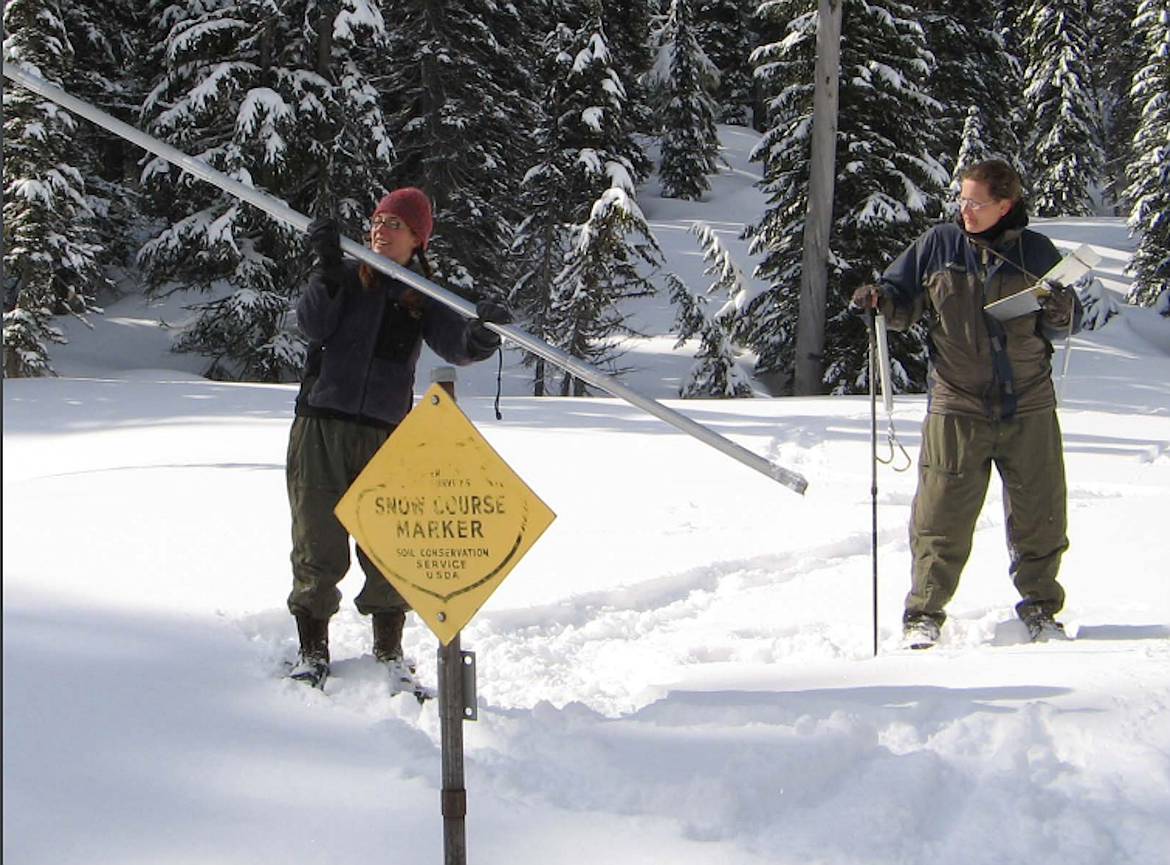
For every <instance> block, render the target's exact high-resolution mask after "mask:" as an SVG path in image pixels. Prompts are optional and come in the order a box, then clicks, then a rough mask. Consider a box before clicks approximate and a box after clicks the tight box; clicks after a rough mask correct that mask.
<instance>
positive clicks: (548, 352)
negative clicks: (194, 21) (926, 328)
mask: <svg viewBox="0 0 1170 865" xmlns="http://www.w3.org/2000/svg"><path fill="white" fill-rule="evenodd" d="M4 75H5V76H6V77H7V78H9V79H11V80H12V81H15V82H16V83H18V84H20V85H22V86H24V87H27V88H28V89H30V90H32V91H33V92H34V93H37V94H39V95H41V96H43V97H45V98H46V99H51V100H52V101H54V102H56V103H57V104H59V105H61V106H63V107H64V108H67V109H69V110H70V111H72V112H73V113H74V114H77V115H79V116H80V117H84V118H85V119H87V120H89V121H91V122H93V123H96V124H97V125H98V126H101V127H104V128H105V129H108V130H110V131H111V132H113V133H114V134H115V135H118V136H120V137H122V138H124V139H126V140H127V141H129V142H131V143H132V144H135V145H137V146H138V147H141V148H143V149H144V150H147V151H149V152H150V153H153V154H155V155H156V156H160V157H162V158H163V159H165V160H167V161H168V162H170V163H171V164H173V165H175V166H177V167H179V168H181V169H183V170H184V171H186V172H188V173H190V174H193V175H194V176H195V177H198V178H199V179H201V180H205V181H207V182H208V183H210V184H212V185H213V186H217V187H219V188H220V189H222V190H223V191H224V192H227V193H228V194H230V195H233V196H235V197H236V198H239V199H241V200H242V201H246V202H247V203H249V204H251V205H253V206H254V207H257V208H259V209H260V210H262V211H264V212H265V213H267V214H268V215H269V216H272V217H273V218H275V219H279V220H281V221H282V222H286V223H288V224H289V225H291V226H292V227H293V228H295V229H297V230H298V231H301V232H304V231H305V230H306V229H307V228H308V227H309V222H310V220H309V217H307V216H305V215H304V214H303V213H298V212H297V211H295V210H293V209H292V208H291V207H289V206H288V205H286V204H285V203H284V202H282V201H279V200H277V199H275V198H273V197H272V196H270V195H266V194H265V193H263V192H260V190H258V189H256V188H255V187H252V186H247V185H245V184H243V183H240V182H239V181H238V180H234V179H233V178H231V177H228V176H227V175H226V174H223V173H222V172H219V171H216V170H215V169H214V168H212V167H211V166H210V165H208V164H207V163H206V162H204V161H203V160H201V159H194V158H192V157H190V156H188V155H187V154H185V153H183V152H182V151H180V150H177V149H176V148H174V147H172V146H170V145H169V144H166V143H164V142H162V141H159V140H158V139H157V138H153V137H152V136H150V135H147V134H146V133H144V132H142V131H141V130H138V129H135V128H134V127H133V126H131V125H129V124H128V123H124V122H123V121H121V120H118V119H117V118H116V117H113V116H111V115H109V114H107V113H106V112H104V111H102V110H101V109H99V108H95V107H94V106H93V105H90V104H89V103H88V102H85V101H84V100H82V99H78V98H77V97H75V96H71V95H70V94H68V93H66V92H65V91H64V90H62V89H61V88H59V87H55V86H53V85H52V84H49V83H48V82H47V81H45V80H44V79H42V78H39V77H37V76H36V75H32V74H30V73H28V72H26V71H24V70H23V69H21V68H20V67H19V66H16V65H15V64H11V63H5V64H4ZM341 248H342V250H343V251H344V252H345V253H347V254H348V255H350V256H352V257H353V258H356V259H358V260H359V261H363V262H365V263H366V264H368V265H370V266H371V267H373V268H376V269H377V270H380V271H381V272H383V273H385V274H387V275H389V276H392V277H394V278H395V279H399V280H401V281H402V282H405V283H406V284H408V285H410V286H413V287H414V288H417V289H418V290H419V291H421V292H422V293H423V294H426V295H428V296H429V297H432V298H434V299H435V300H438V301H439V302H440V303H443V304H445V305H447V306H449V307H451V308H452V309H454V310H455V311H456V312H459V313H460V314H462V315H464V316H466V317H467V318H475V317H476V315H475V306H474V304H472V303H470V302H469V301H467V300H464V299H463V298H462V297H459V296H458V295H455V294H452V293H451V292H449V291H447V290H446V289H445V288H442V287H440V286H439V285H436V284H435V283H433V282H431V281H430V280H428V279H426V278H425V277H423V276H421V275H419V274H417V273H415V272H414V271H412V270H410V269H409V268H407V267H403V266H402V265H399V264H397V263H395V262H393V261H391V260H390V259H388V258H386V257H385V256H382V255H379V254H378V253H376V252H374V251H373V250H371V249H369V248H368V247H365V246H362V245H360V244H358V243H356V242H354V241H352V240H350V239H349V238H344V237H343V238H342V239H341ZM485 325H486V326H487V327H488V328H489V329H490V330H493V331H495V332H496V333H498V334H500V335H501V336H504V337H507V338H508V339H509V340H510V341H512V342H514V343H516V344H517V345H519V346H520V347H522V348H524V349H526V350H527V351H530V352H532V353H533V354H535V355H537V356H539V357H542V358H544V359H545V360H547V361H550V362H551V363H554V364H556V365H557V366H558V367H560V368H561V369H563V370H565V371H566V372H569V373H572V374H573V375H574V376H576V377H577V378H579V379H581V380H582V381H584V382H586V383H587V384H591V385H593V386H594V387H597V388H600V389H601V390H603V391H605V392H606V393H609V394H611V395H613V396H616V397H618V398H619V399H623V400H625V401H626V402H628V403H630V404H631V405H635V406H637V407H638V408H640V409H642V410H643V411H645V412H647V413H648V414H651V415H654V416H655V417H657V418H658V419H659V420H663V421H665V422H666V423H669V424H671V425H672V426H674V427H675V428H677V429H679V430H682V431H683V432H685V433H686V434H687V435H690V436H692V437H693V438H697V439H698V440H699V441H701V442H703V443H704V444H707V445H710V446H711V447H713V448H715V449H716V450H719V451H722V452H723V453H725V454H726V455H728V456H730V457H731V458H732V459H735V460H738V461H739V462H741V463H743V464H744V465H746V466H747V467H748V468H751V469H755V470H756V471H757V472H759V473H760V474H763V475H764V476H766V477H768V478H771V479H772V480H774V481H778V482H779V483H781V484H783V485H784V486H786V487H788V488H789V489H791V490H793V491H794V492H797V493H801V494H803V493H804V491H805V489H806V488H807V487H808V481H807V480H805V478H804V477H803V476H802V475H800V474H798V473H797V472H794V471H791V470H789V469H786V468H784V467H782V466H779V465H776V464H775V463H772V462H770V461H769V460H767V459H765V458H764V457H762V456H760V455H759V454H756V453H752V452H751V451H749V450H748V449H747V448H744V447H741V446H740V445H737V444H735V443H734V442H732V441H730V440H729V439H726V438H724V437H723V436H721V435H719V434H718V433H716V432H715V431H714V430H710V429H707V427H705V426H703V425H702V424H700V423H698V422H697V421H694V420H691V419H690V418H689V417H686V416H685V415H683V414H680V413H678V412H676V411H674V410H673V409H669V408H667V407H666V406H664V405H662V404H661V403H659V402H656V401H655V400H652V399H650V398H649V397H646V396H643V395H642V394H640V393H638V392H637V391H635V390H633V389H632V388H629V387H627V386H626V385H624V384H622V383H621V382H619V381H618V380H617V379H615V378H613V377H612V376H609V375H606V374H605V373H603V372H601V371H600V370H598V369H595V368H594V367H592V366H590V365H589V364H587V363H584V362H583V361H581V360H579V359H578V358H575V357H573V356H572V355H570V354H568V353H566V352H564V351H562V350H561V349H559V348H556V347H555V346H551V345H549V344H548V343H546V342H543V341H542V340H539V339H537V338H536V337H534V336H532V335H531V334H528V333H526V332H525V331H523V330H521V329H520V328H518V327H516V326H514V325H501V324H493V323H491V322H485Z"/></svg>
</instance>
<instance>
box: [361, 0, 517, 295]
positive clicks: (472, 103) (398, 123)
mask: <svg viewBox="0 0 1170 865" xmlns="http://www.w3.org/2000/svg"><path fill="white" fill-rule="evenodd" d="M393 22H394V26H393V28H392V30H391V33H390V40H389V44H388V47H387V52H386V54H385V55H384V61H388V62H384V70H383V71H384V75H383V76H382V78H381V80H380V81H379V83H378V87H379V89H380V90H381V91H382V93H383V94H384V97H383V98H384V100H385V104H386V106H387V111H388V113H389V115H390V117H391V124H392V125H391V131H392V134H393V137H394V143H395V147H396V148H397V153H398V162H397V164H396V165H395V167H394V178H395V180H396V182H397V183H398V184H399V185H413V186H418V187H421V188H422V189H424V190H426V192H427V193H428V194H429V195H430V196H431V198H432V200H433V201H434V204H435V235H434V238H433V242H432V245H431V247H430V248H429V249H428V253H429V256H430V259H431V262H432V264H433V265H434V268H435V273H436V276H437V278H439V279H440V280H441V281H443V282H444V283H446V284H448V285H449V286H450V287H452V288H453V289H454V290H456V291H458V292H459V293H461V294H464V295H466V296H468V297H478V296H484V295H488V296H496V297H498V296H501V295H502V294H504V293H505V292H506V290H507V275H506V272H505V267H504V264H505V262H504V258H503V256H502V255H501V254H500V252H501V250H502V249H504V248H505V247H506V244H507V239H508V237H509V236H510V233H511V225H512V224H515V223H516V222H519V221H520V219H521V218H522V217H523V214H521V213H520V212H519V210H518V208H517V207H516V201H515V198H516V196H515V190H516V187H517V186H518V185H519V183H520V181H521V179H522V178H523V175H524V170H525V169H526V168H527V166H528V163H529V162H530V160H531V149H532V147H531V143H530V140H529V139H530V136H531V133H532V126H533V121H532V113H533V106H532V105H531V99H530V98H529V88H530V87H531V86H532V83H531V82H530V81H529V78H530V75H529V74H528V73H529V70H528V68H527V63H526V59H525V54H526V53H527V51H528V49H527V47H526V46H527V45H528V42H529V41H530V34H529V31H528V28H527V24H526V22H525V20H524V18H523V17H522V13H521V9H520V7H519V6H516V5H513V4H500V3H496V2H494V0H402V2H399V3H396V4H394V8H393Z"/></svg>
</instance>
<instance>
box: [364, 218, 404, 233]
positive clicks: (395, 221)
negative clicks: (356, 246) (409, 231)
mask: <svg viewBox="0 0 1170 865" xmlns="http://www.w3.org/2000/svg"><path fill="white" fill-rule="evenodd" d="M370 226H371V227H372V228H373V229H375V230H377V229H379V228H382V227H385V228H389V229H390V230H391V231H401V230H402V229H404V228H409V226H408V225H407V224H406V223H405V222H403V221H402V220H401V219H399V218H398V217H397V216H385V215H383V214H378V215H377V216H375V217H374V218H373V219H371V220H370Z"/></svg>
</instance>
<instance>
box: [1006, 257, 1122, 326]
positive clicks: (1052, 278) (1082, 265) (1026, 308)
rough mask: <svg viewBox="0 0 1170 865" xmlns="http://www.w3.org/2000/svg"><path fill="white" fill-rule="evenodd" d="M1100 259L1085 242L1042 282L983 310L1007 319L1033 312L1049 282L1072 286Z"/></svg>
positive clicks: (1057, 265) (1047, 274)
mask: <svg viewBox="0 0 1170 865" xmlns="http://www.w3.org/2000/svg"><path fill="white" fill-rule="evenodd" d="M1100 262H1101V256H1099V255H1098V254H1097V253H1095V252H1094V251H1093V248H1092V247H1091V246H1089V244H1087V243H1082V244H1081V245H1080V246H1078V247H1077V248H1076V249H1074V250H1073V251H1072V252H1070V253H1069V254H1068V255H1066V256H1065V257H1064V258H1062V259H1061V260H1060V261H1058V262H1057V263H1056V264H1055V265H1054V266H1053V267H1052V269H1051V270H1049V271H1048V272H1047V273H1046V274H1044V276H1043V277H1042V278H1041V280H1040V282H1038V283H1036V284H1035V285H1033V286H1030V287H1028V288H1025V289H1024V290H1023V291H1020V292H1017V293H1016V294H1012V295H1008V296H1007V297H1005V298H1001V299H1000V300H997V301H995V302H994V303H989V304H987V305H986V306H985V307H983V310H984V312H987V313H988V314H989V315H992V316H994V317H995V318H998V319H999V320H1000V321H1008V320H1009V319H1013V318H1019V317H1020V316H1021V315H1027V314H1028V313H1030V312H1036V310H1038V309H1039V308H1040V298H1042V297H1044V295H1046V294H1048V286H1047V285H1046V283H1048V282H1055V283H1058V284H1059V285H1066V286H1071V285H1072V284H1073V283H1074V282H1076V281H1077V280H1078V279H1080V278H1081V277H1082V276H1084V275H1085V274H1086V273H1088V272H1089V271H1090V270H1092V269H1093V268H1094V267H1096V266H1097V265H1098V264H1099V263H1100Z"/></svg>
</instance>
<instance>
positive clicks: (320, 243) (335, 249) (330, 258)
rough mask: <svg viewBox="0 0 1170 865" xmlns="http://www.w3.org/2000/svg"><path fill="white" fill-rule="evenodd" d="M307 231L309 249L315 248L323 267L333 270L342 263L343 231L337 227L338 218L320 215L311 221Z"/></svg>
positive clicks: (315, 253)
mask: <svg viewBox="0 0 1170 865" xmlns="http://www.w3.org/2000/svg"><path fill="white" fill-rule="evenodd" d="M306 233H307V234H308V237H309V249H311V250H313V254H314V255H316V256H317V260H318V261H319V262H321V266H322V267H324V268H326V269H327V270H332V269H333V268H335V267H337V266H338V265H340V264H341V232H340V231H339V230H338V228H337V220H335V219H333V218H332V217H329V216H318V217H317V218H316V219H314V220H313V221H312V222H310V223H309V227H308V229H307V230H306Z"/></svg>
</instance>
